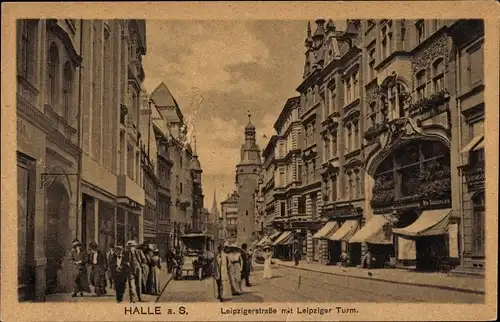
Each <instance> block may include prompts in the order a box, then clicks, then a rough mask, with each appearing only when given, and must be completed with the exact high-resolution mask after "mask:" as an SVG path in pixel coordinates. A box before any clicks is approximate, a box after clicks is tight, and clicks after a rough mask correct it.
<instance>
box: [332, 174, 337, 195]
mask: <svg viewBox="0 0 500 322" xmlns="http://www.w3.org/2000/svg"><path fill="white" fill-rule="evenodd" d="M336 200H337V176H336V175H334V176H333V177H332V201H336Z"/></svg>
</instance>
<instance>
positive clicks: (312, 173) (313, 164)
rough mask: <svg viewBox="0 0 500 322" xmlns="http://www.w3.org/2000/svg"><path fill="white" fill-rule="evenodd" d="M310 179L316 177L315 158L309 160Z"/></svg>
mask: <svg viewBox="0 0 500 322" xmlns="http://www.w3.org/2000/svg"><path fill="white" fill-rule="evenodd" d="M311 179H312V181H314V180H315V179H316V160H312V162H311Z"/></svg>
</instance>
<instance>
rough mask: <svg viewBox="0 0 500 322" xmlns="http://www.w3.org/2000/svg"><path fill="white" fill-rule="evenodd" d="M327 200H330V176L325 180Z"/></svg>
mask: <svg viewBox="0 0 500 322" xmlns="http://www.w3.org/2000/svg"><path fill="white" fill-rule="evenodd" d="M324 199H325V201H330V178H328V177H327V178H326V180H325V197H324Z"/></svg>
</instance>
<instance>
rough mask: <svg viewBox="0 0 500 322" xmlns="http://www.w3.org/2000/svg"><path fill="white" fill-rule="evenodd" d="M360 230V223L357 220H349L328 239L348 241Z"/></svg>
mask: <svg viewBox="0 0 500 322" xmlns="http://www.w3.org/2000/svg"><path fill="white" fill-rule="evenodd" d="M357 229H358V221H357V220H347V221H346V222H345V223H344V224H343V225H342V227H340V228H339V230H337V231H336V232H334V233H333V234H332V235H330V236H328V239H330V240H335V241H340V240H344V241H348V240H349V239H350V238H351V237H352V236H353V235H354V233H355V232H356V230H357Z"/></svg>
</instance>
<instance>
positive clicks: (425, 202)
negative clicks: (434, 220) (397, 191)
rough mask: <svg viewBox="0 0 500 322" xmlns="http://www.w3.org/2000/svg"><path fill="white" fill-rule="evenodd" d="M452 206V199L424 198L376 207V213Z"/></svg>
mask: <svg viewBox="0 0 500 322" xmlns="http://www.w3.org/2000/svg"><path fill="white" fill-rule="evenodd" d="M450 206H451V200H450V199H422V200H418V201H413V202H408V203H398V204H394V205H392V206H387V207H383V208H375V209H374V213H377V214H383V213H391V212H393V211H404V210H409V209H415V208H422V209H429V208H448V207H450Z"/></svg>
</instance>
